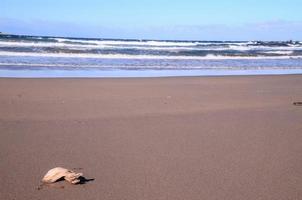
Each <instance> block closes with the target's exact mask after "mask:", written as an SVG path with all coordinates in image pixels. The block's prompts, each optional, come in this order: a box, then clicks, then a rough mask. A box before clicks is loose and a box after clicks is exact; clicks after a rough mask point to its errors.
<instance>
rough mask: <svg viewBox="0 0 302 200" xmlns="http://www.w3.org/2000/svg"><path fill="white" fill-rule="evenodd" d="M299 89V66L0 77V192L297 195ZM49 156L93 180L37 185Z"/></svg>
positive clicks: (240, 199) (153, 197)
mask: <svg viewBox="0 0 302 200" xmlns="http://www.w3.org/2000/svg"><path fill="white" fill-rule="evenodd" d="M295 101H302V76H301V75H288V76H241V77H208V78H205V77H194V78H137V79H0V176H1V181H0V199H1V200H2V199H3V200H7V199H9V200H11V199H20V200H24V199H31V200H34V199H46V200H48V199H56V200H60V199H85V200H87V199H94V200H97V199H99V200H106V199H112V200H120V199H123V200H126V199H129V200H145V199H150V200H158V199H171V200H178V199H181V200H185V199H186V200H195V199H196V200H202V199H205V200H212V199H217V200H221V199H224V200H256V199H265V200H270V199H274V200H278V199H280V200H285V199H302V107H301V106H295V105H293V102H295ZM56 166H62V167H67V168H71V169H72V168H77V171H79V172H83V173H84V175H85V176H86V178H94V179H95V180H94V181H91V182H88V183H87V184H84V185H77V186H73V185H70V184H68V183H64V182H60V183H56V184H54V185H52V186H48V187H43V188H42V189H41V190H38V186H39V181H40V180H41V178H42V177H43V175H44V174H45V173H46V172H47V171H48V170H49V169H50V168H52V167H56ZM79 168H80V169H79Z"/></svg>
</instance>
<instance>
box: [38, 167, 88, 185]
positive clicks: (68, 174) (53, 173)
mask: <svg viewBox="0 0 302 200" xmlns="http://www.w3.org/2000/svg"><path fill="white" fill-rule="evenodd" d="M82 176H83V174H82V173H76V172H74V171H72V170H69V169H65V168H63V167H56V168H53V169H51V170H49V171H48V172H47V173H46V174H45V176H44V177H43V179H42V182H44V183H54V182H56V181H58V180H59V179H62V178H64V179H65V180H66V181H68V182H69V183H72V184H77V183H80V182H81V177H82Z"/></svg>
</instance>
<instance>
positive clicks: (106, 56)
mask: <svg viewBox="0 0 302 200" xmlns="http://www.w3.org/2000/svg"><path fill="white" fill-rule="evenodd" d="M0 56H18V57H53V58H100V59H163V60H226V59H229V60H235V59H239V60H243V59H301V58H302V56H258V57H256V56H253V57H248V56H245V57H244V56H242V57H240V56H238V57H233V56H219V55H211V54H209V55H207V56H159V55H126V54H75V53H74V54H73V53H27V52H26V53H25V52H7V51H0Z"/></svg>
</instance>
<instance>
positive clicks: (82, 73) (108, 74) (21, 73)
mask: <svg viewBox="0 0 302 200" xmlns="http://www.w3.org/2000/svg"><path fill="white" fill-rule="evenodd" d="M290 74H302V69H287V70H275V69H274V70H54V69H43V70H26V69H24V70H9V69H0V78H72V77H74V78H77V77H78V78H97V77H100V78H118V77H133V78H134V77H181V76H182V77H184V76H243V75H290Z"/></svg>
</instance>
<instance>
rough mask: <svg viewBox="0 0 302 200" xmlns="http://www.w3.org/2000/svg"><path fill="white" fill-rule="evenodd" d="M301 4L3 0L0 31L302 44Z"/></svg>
mask: <svg viewBox="0 0 302 200" xmlns="http://www.w3.org/2000/svg"><path fill="white" fill-rule="evenodd" d="M301 9H302V0H207V1H203V0H174V1H173V0H170V1H168V0H128V1H127V0H106V1H104V0H56V1H55V0H53V1H52V0H1V3H0V31H2V32H7V33H14V34H32V35H56V36H74V37H103V38H104V37H105V38H137V39H144V38H145V39H186V40H289V39H293V40H302V11H301Z"/></svg>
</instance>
